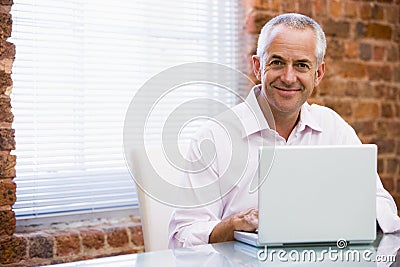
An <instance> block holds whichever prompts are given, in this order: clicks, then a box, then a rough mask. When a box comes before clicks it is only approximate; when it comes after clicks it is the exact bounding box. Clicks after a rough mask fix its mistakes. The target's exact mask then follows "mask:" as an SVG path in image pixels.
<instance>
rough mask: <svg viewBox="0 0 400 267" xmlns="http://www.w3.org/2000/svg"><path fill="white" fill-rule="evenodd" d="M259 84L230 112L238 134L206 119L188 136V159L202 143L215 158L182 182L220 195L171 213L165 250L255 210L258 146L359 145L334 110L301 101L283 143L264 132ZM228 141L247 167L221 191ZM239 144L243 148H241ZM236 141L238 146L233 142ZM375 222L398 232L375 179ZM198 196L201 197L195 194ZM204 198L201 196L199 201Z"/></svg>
mask: <svg viewBox="0 0 400 267" xmlns="http://www.w3.org/2000/svg"><path fill="white" fill-rule="evenodd" d="M259 93H260V86H255V87H254V88H253V89H252V90H251V92H250V93H249V95H248V97H247V98H246V101H245V102H244V103H241V104H239V105H237V106H235V107H233V108H232V111H233V112H234V113H235V114H236V116H237V118H238V120H237V121H236V122H234V124H240V125H241V127H232V128H233V129H236V130H237V132H236V133H234V134H233V135H234V136H237V138H232V137H231V136H230V135H231V134H232V132H230V133H229V134H228V133H227V130H226V129H225V128H224V127H221V124H219V123H216V121H218V119H216V120H215V121H211V122H209V123H207V124H206V125H204V126H203V127H202V128H201V129H200V130H199V131H198V132H197V134H196V135H195V136H194V137H193V139H192V141H191V144H190V146H189V150H188V156H187V159H188V160H196V159H199V158H201V149H200V148H199V147H200V144H201V143H202V142H203V141H204V140H209V141H211V142H212V143H213V144H214V145H215V148H216V157H215V160H214V161H213V162H212V164H211V165H210V166H208V167H207V168H205V169H204V170H203V171H201V172H192V173H186V174H185V175H184V177H183V181H184V184H186V185H188V184H189V185H190V186H193V187H200V186H205V185H210V184H215V185H216V187H217V188H214V189H215V190H210V194H216V193H215V192H219V195H218V196H217V197H216V198H215V201H209V199H208V198H207V201H208V202H207V203H208V204H207V205H203V206H201V207H196V208H189V209H187V208H182V209H175V210H174V212H173V214H172V217H171V220H170V224H169V247H170V248H176V247H190V246H194V245H199V244H206V243H208V239H209V235H210V233H211V232H212V230H213V228H214V227H215V225H217V224H218V223H219V222H220V221H221V220H222V219H224V218H226V217H229V216H231V215H233V214H235V213H238V212H241V211H246V210H248V209H250V208H253V207H257V198H258V196H257V191H256V192H251V190H250V184H251V182H252V180H253V179H254V178H255V177H256V170H257V166H258V147H259V146H261V145H266V144H267V145H268V144H274V143H275V145H282V146H285V145H355V144H361V141H360V139H359V138H358V137H357V135H356V133H355V131H354V129H353V128H352V127H351V126H350V125H349V124H348V123H346V122H345V121H344V120H343V119H342V118H341V117H340V116H339V115H338V114H337V113H336V112H334V111H333V110H331V109H329V108H327V107H323V106H319V105H315V104H313V105H309V104H308V103H305V104H304V105H303V106H302V107H301V112H300V120H299V122H298V123H297V125H296V126H295V128H294V129H293V131H292V132H291V134H290V136H289V138H288V140H287V141H286V140H285V139H284V138H283V137H281V136H280V135H279V134H278V133H277V132H276V131H274V130H272V129H270V128H269V126H268V124H267V122H266V120H265V118H264V115H263V113H262V111H261V109H260V107H259V105H258V102H257V99H256V97H257V95H258V94H259ZM232 142H235V145H238V146H240V145H243V146H244V147H246V149H247V151H245V152H244V153H243V154H244V155H243V157H247V159H248V160H247V165H246V168H244V171H243V170H239V172H241V174H240V177H241V179H238V181H237V182H236V183H234V184H233V185H232V186H230V187H229V189H230V190H225V189H224V186H223V182H221V184H220V185H219V184H218V182H217V183H216V181H219V180H222V178H221V177H224V174H225V172H226V171H227V169H228V168H230V167H229V166H230V164H231V156H232V145H233V144H232ZM241 142H242V144H240V143H241ZM238 143H239V144H238ZM376 183H377V192H376V197H377V202H376V203H377V205H376V211H377V214H376V215H377V221H378V224H379V226H380V227H381V229H382V231H383V232H385V233H388V232H395V231H398V230H400V218H399V217H398V215H397V207H396V204H395V202H394V200H393V198H392V196H391V195H390V194H389V193H388V192H387V191H386V190H385V189H384V188H383V185H382V183H381V180H380V178H379V176H378V175H377V179H376ZM200 197H201V196H200ZM204 199H206V198H204Z"/></svg>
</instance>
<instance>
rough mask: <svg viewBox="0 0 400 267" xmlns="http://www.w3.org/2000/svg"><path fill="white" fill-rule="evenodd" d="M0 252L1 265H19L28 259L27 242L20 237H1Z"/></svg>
mask: <svg viewBox="0 0 400 267" xmlns="http://www.w3.org/2000/svg"><path fill="white" fill-rule="evenodd" d="M0 252H1V253H0V265H3V264H12V263H18V262H20V261H21V260H24V259H26V257H27V241H26V239H25V238H24V237H22V236H20V235H14V236H9V237H0ZM14 266H17V265H14ZM19 266H21V265H19Z"/></svg>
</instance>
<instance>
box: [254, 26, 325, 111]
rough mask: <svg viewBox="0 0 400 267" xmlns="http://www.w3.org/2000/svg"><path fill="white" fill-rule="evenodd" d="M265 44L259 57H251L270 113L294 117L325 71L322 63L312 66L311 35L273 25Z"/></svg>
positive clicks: (314, 61)
mask: <svg viewBox="0 0 400 267" xmlns="http://www.w3.org/2000/svg"><path fill="white" fill-rule="evenodd" d="M268 43H269V45H268V46H267V49H266V51H265V52H264V57H263V59H262V60H260V59H259V58H258V57H257V56H254V57H253V63H254V72H255V74H256V77H257V79H259V80H260V81H261V83H262V85H263V94H264V95H265V96H266V98H267V101H268V103H269V105H270V108H271V110H272V112H273V113H274V115H275V116H276V115H278V116H290V115H292V116H297V115H298V112H299V110H300V108H301V106H302V105H303V104H304V102H305V101H307V99H308V97H309V96H310V95H311V93H312V91H313V89H314V87H316V86H317V85H318V84H319V82H320V81H321V79H322V76H323V74H324V71H325V63H321V64H320V65H319V66H316V64H317V59H316V53H315V51H316V50H315V46H316V44H315V34H314V32H313V31H312V30H311V29H306V30H295V29H291V28H287V27H284V26H277V27H275V28H274V29H273V30H272V31H271V33H270V35H269V37H268Z"/></svg>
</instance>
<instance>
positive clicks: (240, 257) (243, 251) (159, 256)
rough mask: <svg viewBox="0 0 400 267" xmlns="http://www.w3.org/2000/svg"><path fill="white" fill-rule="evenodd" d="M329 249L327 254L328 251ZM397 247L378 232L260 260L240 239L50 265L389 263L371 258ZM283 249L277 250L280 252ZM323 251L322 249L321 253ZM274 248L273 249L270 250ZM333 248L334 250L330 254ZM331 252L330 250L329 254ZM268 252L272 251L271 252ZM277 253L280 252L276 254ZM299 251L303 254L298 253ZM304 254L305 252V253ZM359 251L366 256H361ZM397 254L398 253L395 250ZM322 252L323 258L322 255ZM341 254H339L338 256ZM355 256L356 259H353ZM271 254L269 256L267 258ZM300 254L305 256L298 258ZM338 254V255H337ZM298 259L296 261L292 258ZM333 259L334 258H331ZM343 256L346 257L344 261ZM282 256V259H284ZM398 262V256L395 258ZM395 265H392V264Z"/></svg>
mask: <svg viewBox="0 0 400 267" xmlns="http://www.w3.org/2000/svg"><path fill="white" fill-rule="evenodd" d="M329 248H330V249H331V255H329V253H328V251H329ZM399 248H400V234H396V235H379V236H378V238H377V240H376V241H375V242H374V243H372V244H370V245H354V246H347V247H346V248H344V249H342V250H340V249H338V248H337V247H336V246H331V247H328V246H319V247H285V248H269V249H268V252H269V254H268V255H269V258H268V259H266V260H263V259H262V260H260V259H259V258H258V257H257V252H258V251H259V250H260V249H262V248H255V247H251V246H249V245H245V244H243V243H240V242H226V243H219V244H213V245H203V246H197V247H193V248H186V249H176V250H164V251H157V252H149V253H140V254H129V255H121V256H114V257H106V258H99V259H93V260H86V261H79V262H71V263H64V264H58V265H52V266H54V267H72V266H87V267H95V266H96V267H97V266H102V267H111V266H112V267H116V266H129V267H143V266H146V267H147V266H162V267H170V266H171V267H172V266H173V267H176V266H178V267H181V266H185V267H186V266H207V267H212V266H218V267H219V266H224V267H225V266H251V267H253V266H269V267H270V266H289V265H290V266H377V267H383V266H390V265H391V264H392V263H393V262H392V261H389V262H387V261H386V262H383V261H381V262H377V261H374V260H375V259H378V260H384V258H386V259H387V258H388V256H389V257H392V259H391V260H393V259H394V257H395V256H396V255H397V253H398V251H399ZM281 250H282V251H284V252H280V251H281ZM324 250H326V252H323V251H324ZM272 251H274V252H272ZM310 251H314V252H315V253H316V254H315V255H317V256H316V257H315V258H314V260H312V261H311V262H310V261H309V260H304V259H309V258H307V257H312V255H310ZM334 251H337V252H336V253H334ZM332 252H333V253H332ZM271 253H273V254H272V255H271ZM279 253H281V255H278V254H279ZM302 253H303V254H302ZM307 253H308V254H307ZM363 253H365V256H366V258H367V259H370V260H371V261H366V260H365V258H363V257H364V256H363ZM399 254H400V252H399ZM299 255H300V256H299ZM322 255H323V257H322ZM341 255H342V256H341ZM357 255H360V259H358V260H357V257H356V256H357ZM271 256H273V257H272V258H271ZM279 257H281V258H279ZM301 257H303V258H304V257H306V258H304V259H301ZM341 257H342V258H341ZM294 258H298V259H299V258H300V260H292V259H294ZM335 258H336V260H335ZM346 258H347V260H346ZM285 259H286V260H285ZM397 261H398V262H397V263H400V259H398V260H397ZM395 265H396V264H395Z"/></svg>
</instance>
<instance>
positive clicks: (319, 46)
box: [257, 13, 326, 66]
mask: <svg viewBox="0 0 400 267" xmlns="http://www.w3.org/2000/svg"><path fill="white" fill-rule="evenodd" d="M278 25H284V26H286V27H289V28H292V29H297V30H304V29H306V28H310V29H312V30H313V31H314V33H315V36H316V40H315V41H316V46H315V47H316V49H315V50H316V51H315V56H316V58H317V66H319V64H321V63H322V61H323V60H324V56H325V51H326V38H325V33H324V31H323V30H322V28H321V26H320V25H319V24H318V23H317V22H316V21H315V20H313V19H312V18H310V17H307V16H305V15H301V14H297V13H287V14H282V15H279V16H277V17H275V18H273V19H271V20H270V21H268V22H267V23H266V24H265V25H264V27H263V28H262V30H261V33H260V36H259V37H258V43H257V56H258V57H259V58H260V60H261V61H263V56H264V52H265V50H266V48H267V46H268V43H267V41H268V36H269V34H270V32H271V31H272V29H273V28H274V27H275V26H278Z"/></svg>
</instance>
